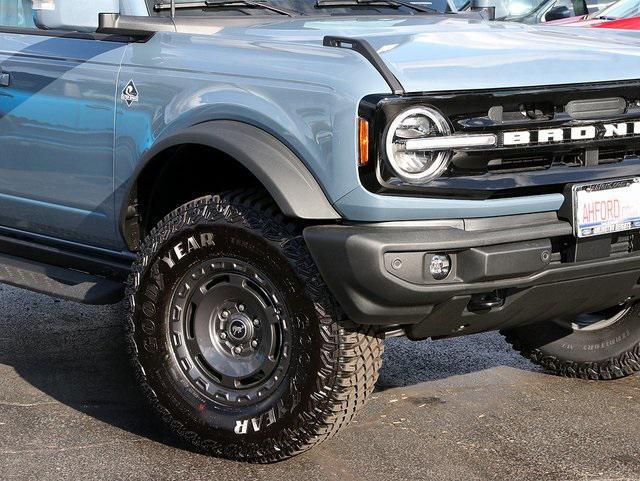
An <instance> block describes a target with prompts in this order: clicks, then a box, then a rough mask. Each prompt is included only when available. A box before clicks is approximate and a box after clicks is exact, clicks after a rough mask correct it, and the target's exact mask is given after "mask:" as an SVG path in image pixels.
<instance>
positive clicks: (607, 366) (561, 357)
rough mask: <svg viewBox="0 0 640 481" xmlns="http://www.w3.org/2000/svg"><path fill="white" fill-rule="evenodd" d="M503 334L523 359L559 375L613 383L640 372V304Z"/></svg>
mask: <svg viewBox="0 0 640 481" xmlns="http://www.w3.org/2000/svg"><path fill="white" fill-rule="evenodd" d="M503 334H504V335H505V337H506V339H507V341H508V342H509V343H511V344H512V345H513V347H514V348H515V349H517V350H518V351H520V353H521V354H522V355H524V356H525V357H527V358H529V359H530V360H531V361H533V362H534V363H536V364H539V365H540V366H542V367H544V368H545V369H547V370H549V371H552V372H554V373H555V374H558V375H560V376H566V377H573V378H581V379H588V380H609V379H619V378H623V377H626V376H629V375H631V374H634V373H637V372H640V304H635V305H627V306H616V307H613V308H611V309H606V310H604V311H602V312H599V313H595V314H588V315H584V316H580V317H578V318H576V319H572V320H570V321H562V320H555V321H548V322H545V323H540V324H533V325H530V326H525V327H521V328H517V329H513V330H509V331H506V332H503Z"/></svg>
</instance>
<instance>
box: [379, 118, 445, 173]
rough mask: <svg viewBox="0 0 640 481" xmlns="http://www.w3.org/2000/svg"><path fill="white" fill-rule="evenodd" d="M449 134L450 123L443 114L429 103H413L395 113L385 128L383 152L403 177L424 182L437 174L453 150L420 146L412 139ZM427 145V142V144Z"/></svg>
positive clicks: (420, 139) (440, 171)
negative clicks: (412, 105)
mask: <svg viewBox="0 0 640 481" xmlns="http://www.w3.org/2000/svg"><path fill="white" fill-rule="evenodd" d="M449 136H451V127H449V123H448V122H447V120H446V119H445V118H444V116H443V115H442V114H441V113H440V112H438V111H437V110H435V109H433V108H430V107H414V108H410V109H408V110H405V111H404V112H402V113H401V114H400V115H398V116H397V117H396V118H395V119H394V120H393V122H391V125H389V128H388V129H387V132H386V138H385V153H386V157H387V160H388V161H389V164H390V165H391V168H392V169H393V170H394V172H395V173H396V174H397V175H398V176H399V177H400V178H401V179H403V180H405V181H407V182H410V183H414V184H426V183H427V182H429V181H431V180H433V179H435V178H436V177H439V176H440V175H441V174H442V172H444V171H445V170H446V169H447V167H448V165H449V161H450V160H451V157H452V155H453V152H452V151H451V150H450V149H449V150H447V149H442V148H437V147H440V146H438V145H437V144H436V143H433V144H432V145H433V146H434V147H436V148H427V149H422V148H419V147H420V146H421V145H420V144H419V143H418V142H415V141H422V140H427V139H433V140H436V139H437V138H438V137H449ZM427 147H429V146H427Z"/></svg>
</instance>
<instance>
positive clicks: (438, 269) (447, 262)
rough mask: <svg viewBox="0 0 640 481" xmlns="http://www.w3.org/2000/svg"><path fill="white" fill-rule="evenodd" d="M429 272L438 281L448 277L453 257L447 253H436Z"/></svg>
mask: <svg viewBox="0 0 640 481" xmlns="http://www.w3.org/2000/svg"><path fill="white" fill-rule="evenodd" d="M429 272H430V273H431V275H432V276H433V278H434V279H435V280H436V281H441V280H443V279H446V278H447V277H448V276H449V273H450V272H451V257H449V256H447V255H435V256H433V257H432V258H431V264H430V265H429Z"/></svg>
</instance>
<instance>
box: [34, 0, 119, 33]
mask: <svg viewBox="0 0 640 481" xmlns="http://www.w3.org/2000/svg"><path fill="white" fill-rule="evenodd" d="M33 12H34V15H33V18H34V20H35V23H36V25H37V27H38V28H41V29H43V30H72V31H80V32H95V31H96V30H97V29H98V17H99V16H100V14H101V13H119V12H120V1H119V0H90V1H88V2H82V6H81V7H80V6H79V5H78V0H33Z"/></svg>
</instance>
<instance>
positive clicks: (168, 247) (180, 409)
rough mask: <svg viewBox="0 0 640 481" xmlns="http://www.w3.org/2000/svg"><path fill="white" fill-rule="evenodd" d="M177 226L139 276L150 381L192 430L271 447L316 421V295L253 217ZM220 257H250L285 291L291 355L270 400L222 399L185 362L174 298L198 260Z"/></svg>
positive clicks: (140, 329)
mask: <svg viewBox="0 0 640 481" xmlns="http://www.w3.org/2000/svg"><path fill="white" fill-rule="evenodd" d="M169 227H170V229H171V230H172V231H173V233H171V235H169V236H167V235H166V233H158V234H157V235H156V236H155V238H156V239H161V238H163V237H166V240H164V241H161V242H157V241H156V240H155V239H154V240H153V242H152V245H154V246H156V249H155V250H154V252H152V253H150V254H149V255H148V256H146V258H147V259H148V262H147V264H148V267H147V268H146V269H144V270H143V272H142V273H141V274H140V275H139V278H138V288H137V290H136V293H135V297H134V299H135V301H134V302H135V308H134V309H133V322H134V326H135V335H134V336H135V341H136V345H137V346H138V359H139V362H140V365H141V367H142V369H143V370H144V372H145V375H146V378H147V382H148V384H149V385H150V387H151V388H152V389H153V391H154V393H155V396H156V397H157V399H158V401H159V404H160V405H161V406H162V407H163V408H164V409H166V410H167V411H169V412H170V413H171V416H172V418H173V419H175V420H178V422H179V423H181V424H182V426H183V428H184V430H186V431H190V432H194V433H196V434H197V435H198V436H200V437H202V438H206V439H207V440H209V441H212V442H215V443H217V444H220V445H225V446H227V448H226V449H227V450H233V449H234V448H233V447H234V444H235V443H242V444H243V445H244V446H246V445H247V444H252V445H255V446H259V445H260V444H263V443H264V444H265V445H268V447H269V448H270V449H272V448H273V447H274V445H275V446H276V447H277V446H278V444H279V443H286V440H287V438H288V437H290V436H291V435H292V434H295V433H296V432H299V431H300V428H301V427H303V426H305V425H307V424H308V423H309V421H310V419H309V413H310V412H314V409H313V406H311V405H310V404H313V402H314V401H313V399H314V396H313V392H314V390H316V389H317V388H318V386H319V385H321V384H322V382H321V379H322V378H320V377H318V373H319V370H320V364H321V363H320V355H321V352H322V348H323V346H322V342H321V338H322V336H321V335H320V329H319V325H318V317H317V314H316V306H315V304H314V302H313V301H312V300H311V299H310V298H309V296H308V295H307V293H306V292H305V286H304V285H303V283H302V282H301V279H300V277H299V276H298V275H297V273H296V270H295V268H294V266H292V264H291V262H290V259H288V258H287V257H286V256H285V255H284V254H283V247H282V244H281V243H279V242H274V241H273V240H269V239H266V238H265V237H264V236H263V235H259V234H258V233H256V230H255V228H253V227H252V226H251V225H250V223H249V222H246V221H243V222H237V221H236V222H228V221H227V220H226V219H225V218H222V219H218V220H217V221H216V222H211V221H204V222H198V223H197V224H191V225H183V226H181V227H179V228H178V227H176V226H169ZM203 236H205V237H203ZM207 236H211V237H210V238H211V239H213V241H212V243H211V244H208V245H201V244H205V242H201V241H199V240H200V239H207V238H209V237H207ZM275 237H281V236H275ZM194 239H195V243H194V242H193V241H194ZM195 245H198V246H199V247H195ZM189 246H191V247H192V248H189ZM178 255H181V258H179V259H178ZM220 257H230V258H236V259H238V260H241V261H244V262H247V263H250V264H251V265H253V266H254V267H255V268H256V269H258V270H259V271H260V272H263V273H264V274H265V275H266V276H267V277H268V279H269V280H270V282H272V284H273V285H274V287H275V288H276V290H277V291H278V292H279V293H280V295H281V297H282V304H283V305H284V306H286V310H287V311H288V314H289V316H290V318H289V322H290V328H291V331H292V332H291V334H292V349H291V353H290V356H291V362H290V365H289V368H288V370H287V372H286V374H285V375H284V378H283V379H282V380H281V382H280V384H279V386H278V387H277V389H276V390H275V392H273V393H272V394H271V395H270V396H269V397H268V398H266V399H265V400H264V401H260V402H258V403H256V404H253V405H250V406H243V407H239V408H237V409H234V408H232V407H228V406H222V405H220V404H219V403H216V402H215V401H214V400H212V399H209V398H208V397H207V396H206V395H205V394H204V393H203V392H202V391H201V390H198V388H197V387H196V386H195V385H194V384H193V383H192V381H191V380H190V379H189V378H188V376H187V375H186V374H185V372H184V370H183V369H182V368H181V366H180V363H179V361H178V359H177V358H176V356H175V353H174V350H173V348H172V344H171V339H170V335H169V322H170V321H169V310H170V307H171V299H172V297H173V295H174V292H175V290H176V288H177V287H178V283H179V282H180V279H181V278H182V277H183V276H184V274H185V273H186V272H187V271H188V270H189V269H190V268H192V267H193V266H194V265H197V264H199V263H201V262H203V261H206V260H207V259H214V258H220ZM166 259H170V262H167V261H166ZM172 263H173V265H171V264H172ZM327 374H329V377H330V373H324V375H325V377H326V376H327ZM258 449H259V448H258Z"/></svg>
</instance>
